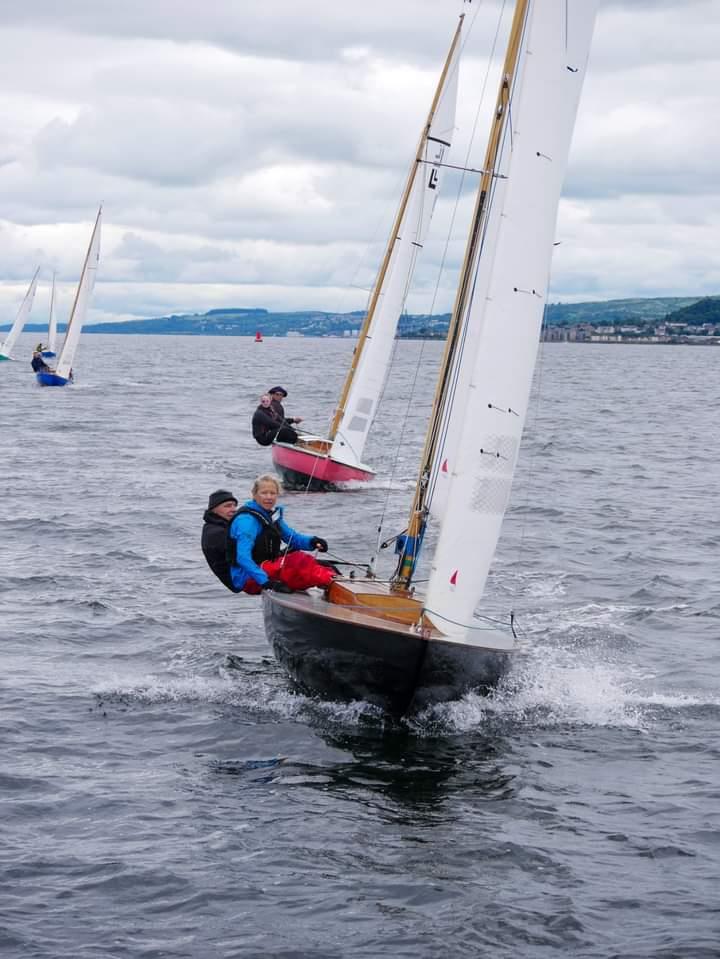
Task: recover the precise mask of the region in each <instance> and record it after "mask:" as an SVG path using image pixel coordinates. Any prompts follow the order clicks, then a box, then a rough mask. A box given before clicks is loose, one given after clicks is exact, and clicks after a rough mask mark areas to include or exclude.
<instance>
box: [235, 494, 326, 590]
mask: <svg viewBox="0 0 720 959" xmlns="http://www.w3.org/2000/svg"><path fill="white" fill-rule="evenodd" d="M243 505H244V506H246V507H249V508H250V509H252V510H254V511H255V512H256V513H260V514H261V515H264V516H265V517H267V519H268V520H274V521H275V522H276V523H277V528H278V529H279V531H280V535H281V536H282V540H283V542H284V543H287V544H288V545H289V546H292V548H293V549H307V550H311V549H312V541H313V539H314V537H312V536H305V535H304V534H303V533H298V532H296V531H295V530H294V529H292V527H290V526H288V524H287V523H286V522H285V520H284V519H283V507H282V506H276V507H275V509H274V511H273V512H272V513H268V511H267V510H265V509H263V508H262V506H260V505H259V504H258V503H256V502H255V500H254V499H249V500H248V501H247V502H246V503H244V504H243ZM262 530H263V524H262V521H261V520H259V519H256V517H254V516H253V515H252V514H251V513H241V514H240V515H239V516H236V517H235V519H234V520H233V521H232V523H231V524H230V536H231V537H232V539H233V540H234V541H235V560H234V562H233V564H232V566H231V567H230V578H231V579H232V583H233V586H234V587H235V589H237V590H241V589H242V588H243V586H244V585H245V583H247V581H248V580H249V579H254V580H255V582H256V583H257V584H258V586H263V585H264V584H265V583H267V581H268V580H269V579H270V577H269V576H268V574H267V573H266V572H265V570H264V569H262V568H261V567H260V566H258V565H257V563H256V562H255V561H254V560H253V558H252V551H253V546H254V545H255V540H256V539H257V538H258V536H259V534H260V533H262Z"/></svg>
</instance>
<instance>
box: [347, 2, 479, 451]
mask: <svg viewBox="0 0 720 959" xmlns="http://www.w3.org/2000/svg"><path fill="white" fill-rule="evenodd" d="M464 18H465V14H464V13H463V14H461V15H460V19H459V23H458V25H457V28H456V30H455V35H454V36H453V39H452V43H451V44H450V50H449V52H448V55H447V58H446V60H445V65H444V67H443V70H442V73H441V74H440V80H439V81H438V85H437V89H436V91H435V96H434V98H433V102H432V104H431V106H430V113H429V114H428V118H427V122H426V124H425V128H424V130H423V132H422V134H421V136H420V142H419V143H418V147H417V151H416V153H415V160H414V162H413V164H412V167H411V168H410V173H409V174H408V178H407V182H406V184H405V191H404V193H403V195H402V199H401V201H400V206H399V208H398V211H397V215H396V217H395V222H394V223H393V227H392V230H391V231H390V238H389V240H388V245H387V248H386V250H385V256H384V257H383V260H382V263H381V265H380V270H379V272H378V275H377V279H376V280H375V286H374V287H373V291H372V295H371V298H370V305H369V307H368V311H367V315H366V317H365V319H364V321H363V324H362V327H361V328H360V333H359V334H358V342H357V345H356V347H355V349H354V350H353V355H352V362H351V364H350V369H349V370H348V372H347V375H346V377H345V382H344V383H343V388H342V391H341V393H340V399H339V400H338V405H337V408H336V410H335V415H334V416H333V420H332V423H331V425H330V431H329V433H328V439H329V440H330V441H332V440H334V439H335V436H336V434H337V431H338V427H339V426H340V421H341V419H342V418H343V415H344V414H345V404H346V402H347V398H348V394H349V393H350V387H351V386H352V382H353V379H354V377H355V373H356V371H357V367H358V363H359V362H360V356H361V355H362V351H363V347H364V346H365V341H366V340H367V336H368V333H369V331H370V325H371V323H372V321H373V317H374V316H375V310H376V308H377V305H378V300H379V298H380V290H381V289H382V285H383V283H384V281H385V275H386V273H387V271H388V267H389V266H390V258H391V256H392V253H393V249H394V247H395V241H396V240H397V238H398V231H399V229H400V224H401V223H402V219H403V217H404V216H405V210H406V208H407V204H408V200H409V198H410V191H411V190H412V188H413V184H414V182H415V177H416V176H417V172H418V169H419V167H420V165H421V163H422V159H423V153H424V150H425V144H426V142H427V138H428V134H429V132H430V127H431V126H432V122H433V119H434V117H435V112H436V110H437V108H438V104H439V102H440V94H441V91H442V89H443V86H444V84H445V78H446V77H447V73H448V69H449V68H450V63H451V61H452V57H453V54H454V52H455V48H456V47H457V44H458V41H459V39H460V31H461V29H462V24H463V20H464Z"/></svg>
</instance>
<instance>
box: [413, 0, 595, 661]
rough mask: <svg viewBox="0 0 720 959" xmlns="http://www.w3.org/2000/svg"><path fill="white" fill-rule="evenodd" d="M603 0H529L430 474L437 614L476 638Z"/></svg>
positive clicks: (431, 607) (440, 621) (431, 597)
mask: <svg viewBox="0 0 720 959" xmlns="http://www.w3.org/2000/svg"><path fill="white" fill-rule="evenodd" d="M597 5H598V0H576V2H574V3H572V4H571V5H570V6H569V7H568V4H567V0H531V2H530V3H529V4H528V12H527V18H526V20H525V23H524V28H523V33H522V37H521V48H520V57H519V61H518V70H517V73H516V76H515V82H514V86H513V89H512V90H511V102H510V110H509V123H508V124H506V127H505V132H504V138H503V143H502V147H501V156H500V164H499V168H498V173H499V174H500V176H499V177H498V178H496V179H495V180H494V186H493V191H492V192H493V195H492V198H491V200H490V202H491V206H490V209H489V212H488V216H487V219H486V225H485V235H484V237H483V242H482V244H481V247H480V251H479V259H476V261H475V262H474V263H470V264H468V265H467V268H468V270H469V271H470V282H471V284H472V288H473V293H472V296H471V298H470V301H469V306H468V308H467V316H466V317H465V322H464V327H463V329H464V335H463V342H462V346H461V349H460V351H459V354H458V355H459V359H458V361H457V362H456V365H455V367H454V369H453V370H452V371H451V376H450V378H449V379H450V390H451V391H452V399H451V401H450V403H449V404H448V406H447V407H446V410H445V416H444V423H443V428H442V430H441V434H442V440H441V442H440V443H439V444H438V448H437V450H436V454H435V457H434V461H433V465H432V472H431V486H432V487H433V493H432V499H431V505H430V513H431V515H432V516H433V517H434V518H436V519H439V521H440V525H439V531H438V541H437V546H436V549H435V554H434V557H433V560H432V570H431V575H430V581H429V584H428V590H427V594H426V598H425V609H426V611H427V614H428V616H429V617H430V619H431V620H432V621H433V622H435V623H436V625H437V626H438V627H439V628H440V629H442V631H443V632H444V633H446V634H447V635H448V636H450V637H452V638H453V639H455V640H457V641H460V642H467V643H473V642H474V641H476V635H477V634H475V633H474V632H473V630H474V625H473V622H472V617H473V612H474V610H475V608H476V607H477V604H478V603H479V601H480V599H481V597H482V595H483V592H484V589H485V583H486V580H487V575H488V570H489V568H490V564H491V562H492V559H493V556H494V553H495V548H496V545H497V540H498V537H499V535H500V527H501V524H502V520H503V516H504V513H505V510H506V507H507V505H508V500H509V496H510V488H511V484H512V477H513V472H514V469H515V464H516V461H517V456H518V451H519V446H520V439H521V435H522V430H523V424H524V422H525V415H526V411H527V404H528V398H529V394H530V387H531V382H532V376H533V369H534V365H535V358H536V354H537V348H538V341H539V336H540V329H541V325H542V317H543V311H544V307H545V299H546V295H547V288H548V282H549V273H550V260H551V256H552V249H553V237H554V230H555V221H556V217H557V207H558V202H559V198H560V191H561V188H562V182H563V178H564V174H565V168H566V166H567V157H568V153H569V149H570V140H571V136H572V129H573V125H574V121H575V115H576V111H577V105H578V101H579V97H580V91H581V87H582V82H583V78H584V74H585V67H586V62H587V57H588V53H589V49H590V41H591V37H592V30H593V24H594V19H595V13H596V8H597ZM504 177H507V179H504Z"/></svg>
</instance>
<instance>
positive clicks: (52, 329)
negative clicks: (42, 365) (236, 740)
mask: <svg viewBox="0 0 720 959" xmlns="http://www.w3.org/2000/svg"><path fill="white" fill-rule="evenodd" d="M56 344H57V318H56V316H55V273H53V278H52V289H51V290H50V315H49V316H48V341H47V346H46V348H45V349H44V350H41V351H40V355H41V356H42V358H43V359H44V360H48V359H53V358H54V357H55V356H56V355H57V354H56V352H55V346H56Z"/></svg>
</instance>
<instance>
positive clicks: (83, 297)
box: [35, 207, 102, 386]
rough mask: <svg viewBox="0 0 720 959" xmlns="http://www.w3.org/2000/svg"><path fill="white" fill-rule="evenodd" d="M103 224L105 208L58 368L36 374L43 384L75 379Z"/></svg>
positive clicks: (63, 383)
mask: <svg viewBox="0 0 720 959" xmlns="http://www.w3.org/2000/svg"><path fill="white" fill-rule="evenodd" d="M101 224H102V207H100V209H99V210H98V214H97V217H96V219H95V226H94V227H93V231H92V235H91V237H90V244H89V245H88V250H87V253H86V255H85V262H84V263H83V268H82V273H81V274H80V281H79V283H78V288H77V292H76V293H75V299H74V301H73V305H72V310H71V311H70V319H69V320H68V325H67V329H66V331H65V339H64V340H63V344H62V347H61V349H60V355H59V357H58V361H57V365H56V366H55V368H54V369H51V368H48V369H47V370H40V371H39V372H37V373H36V374H35V377H36V379H37V381H38V383H39V384H40V386H67V385H68V383H72V382H73V361H74V359H75V352H76V351H77V348H78V343H79V342H80V333H81V332H82V328H83V323H84V322H85V317H86V316H87V311H88V307H89V306H90V299H91V297H92V293H93V289H94V288H95V277H96V275H97V270H98V263H99V262H100V229H101Z"/></svg>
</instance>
